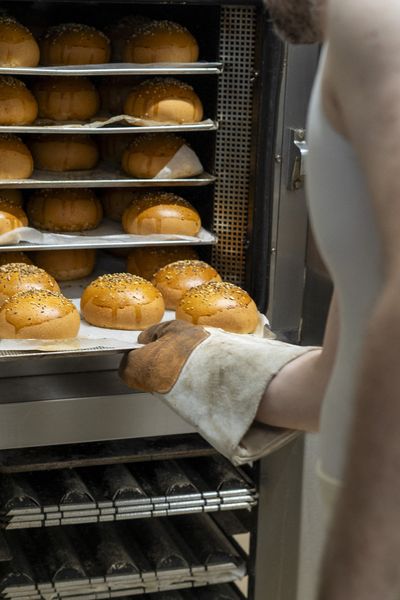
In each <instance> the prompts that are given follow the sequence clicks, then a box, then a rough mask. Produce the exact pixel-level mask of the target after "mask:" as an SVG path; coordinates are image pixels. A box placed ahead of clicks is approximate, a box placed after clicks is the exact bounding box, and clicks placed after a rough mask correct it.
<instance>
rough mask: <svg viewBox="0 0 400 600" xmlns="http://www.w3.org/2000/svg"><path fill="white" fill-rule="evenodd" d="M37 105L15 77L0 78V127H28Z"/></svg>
mask: <svg viewBox="0 0 400 600" xmlns="http://www.w3.org/2000/svg"><path fill="white" fill-rule="evenodd" d="M37 115H38V105H37V102H36V100H35V98H34V96H33V94H32V92H30V91H29V90H28V88H27V87H26V85H25V84H24V83H23V82H22V81H21V80H20V79H16V78H15V77H8V76H2V77H0V125H30V124H31V123H33V122H34V121H35V119H36V117H37Z"/></svg>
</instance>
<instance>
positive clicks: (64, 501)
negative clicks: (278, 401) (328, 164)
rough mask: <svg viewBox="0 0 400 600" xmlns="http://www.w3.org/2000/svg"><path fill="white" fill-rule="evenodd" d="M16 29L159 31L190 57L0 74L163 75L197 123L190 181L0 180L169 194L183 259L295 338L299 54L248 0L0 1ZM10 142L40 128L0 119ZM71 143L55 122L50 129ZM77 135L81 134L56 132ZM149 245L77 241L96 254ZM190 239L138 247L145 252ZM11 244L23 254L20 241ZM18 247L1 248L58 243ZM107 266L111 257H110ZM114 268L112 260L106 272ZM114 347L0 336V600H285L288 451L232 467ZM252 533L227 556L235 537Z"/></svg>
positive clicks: (296, 504) (275, 445) (298, 448)
mask: <svg viewBox="0 0 400 600" xmlns="http://www.w3.org/2000/svg"><path fill="white" fill-rule="evenodd" d="M2 8H4V9H5V10H7V11H9V13H11V14H12V15H13V16H15V17H16V18H17V19H18V20H19V21H20V22H22V23H23V24H25V25H26V26H28V27H29V28H30V29H31V30H32V31H34V32H38V34H40V32H41V31H42V30H43V29H44V28H45V27H46V26H47V25H49V24H58V23H63V22H81V23H86V24H90V25H94V26H96V27H98V28H100V29H101V28H104V27H105V26H106V25H107V24H108V23H110V22H112V21H116V20H117V19H118V18H120V17H123V16H124V15H129V14H131V13H139V14H144V15H146V16H149V17H152V18H158V19H170V20H174V21H177V22H179V23H181V24H183V25H185V26H186V27H187V28H188V29H189V30H190V31H191V32H192V33H193V34H194V35H195V37H196V38H197V40H198V42H199V46H200V60H199V62H196V63H191V64H171V65H170V64H156V65H152V64H147V65H140V64H124V65H121V64H112V63H110V64H106V65H101V66H97V65H96V67H93V66H92V67H91V66H81V67H80V66H77V67H75V68H71V67H69V68H62V67H59V68H57V67H33V68H14V69H13V68H0V75H2V74H10V75H13V76H16V77H20V78H21V79H22V80H24V81H25V82H27V83H29V82H32V81H33V80H34V78H35V77H37V76H38V75H40V76H42V77H46V76H49V75H52V76H56V77H61V76H63V77H67V76H71V75H74V76H87V77H91V78H92V80H93V81H97V80H100V79H101V80H102V81H103V82H107V78H110V77H113V76H116V75H118V76H123V77H126V78H132V80H134V79H135V78H138V77H143V76H145V77H153V76H156V75H157V76H161V77H164V76H174V77H178V78H180V79H182V80H184V81H187V82H189V83H190V84H191V85H193V86H194V87H195V89H196V90H197V92H198V93H199V95H200V97H201V99H202V101H203V104H204V107H205V112H206V117H207V121H205V122H203V123H200V124H198V125H179V126H178V125H177V126H176V127H171V126H169V127H168V130H169V131H175V132H179V134H182V135H183V136H184V137H185V138H186V139H187V140H188V141H189V142H190V145H191V146H192V148H194V149H195V151H196V152H197V154H198V156H199V157H200V159H201V162H202V164H203V166H204V172H203V173H202V174H200V175H198V176H196V177H192V178H190V179H175V180H160V181H154V180H152V181H151V182H149V180H139V179H132V178H128V176H126V175H124V174H123V173H122V172H121V171H120V170H119V169H118V168H116V167H115V166H112V165H111V166H110V165H109V164H107V163H104V164H103V163H102V164H100V166H99V167H98V168H96V170H95V171H90V172H87V173H84V174H82V173H81V172H79V173H73V172H72V173H70V174H68V175H63V174H54V173H49V172H41V171H35V172H34V173H33V176H32V177H31V178H30V179H26V180H19V181H18V180H8V181H0V186H1V187H2V188H19V189H22V190H23V191H24V193H26V194H29V193H30V191H29V190H33V189H43V188H53V187H63V188H69V187H85V188H93V189H95V190H96V191H97V190H98V189H99V188H111V187H131V188H143V187H147V186H150V185H151V186H152V187H154V186H155V185H156V186H158V187H161V188H163V189H169V190H173V191H179V193H180V194H182V195H183V196H185V198H187V199H189V200H190V202H191V203H192V204H193V205H194V206H195V207H196V208H197V210H198V211H199V213H200V215H201V217H202V222H203V225H204V228H205V230H206V231H207V232H208V237H207V238H206V239H199V240H198V242H197V246H198V250H199V253H200V256H201V257H203V258H204V259H205V260H207V261H209V262H211V263H212V264H213V265H214V266H215V267H216V268H217V269H218V271H219V272H220V273H221V275H222V276H223V278H224V279H225V280H228V281H230V282H232V283H235V284H238V285H240V286H242V287H244V288H245V289H247V290H248V291H249V293H250V294H251V295H252V296H253V298H254V299H255V301H256V302H257V304H258V307H259V309H260V311H261V312H263V313H265V312H266V311H267V310H268V315H269V317H270V320H271V323H272V327H273V328H274V329H275V330H276V331H277V332H278V334H279V335H280V336H282V337H283V338H284V339H287V340H290V341H293V342H300V341H301V337H302V323H303V319H302V316H303V298H304V282H305V273H306V248H307V240H308V237H307V216H306V209H305V204H304V192H303V177H304V165H303V158H304V122H305V112H306V106H307V101H308V96H309V92H310V88H311V83H312V78H313V74H314V71H315V66H316V61H317V51H316V50H315V49H314V48H304V47H302V48H300V49H295V48H286V47H285V46H284V45H283V44H282V43H281V42H280V41H279V40H278V39H277V37H276V36H275V34H274V32H273V28H272V25H271V23H270V21H269V19H268V15H267V14H266V12H265V10H264V9H263V6H262V4H261V2H258V1H256V0H253V1H250V0H247V1H244V0H241V1H235V0H230V2H229V3H224V2H219V1H217V0H210V1H209V0H203V1H200V0H197V1H192V0H185V1H180V0H175V1H171V2H170V1H167V2H166V1H163V2H147V1H146V2H145V1H144V0H143V1H142V2H140V1H139V2H131V1H128V0H126V1H124V0H119V1H115V2H114V1H113V0H86V1H81V2H69V1H66V0H49V1H47V0H45V1H42V0H36V1H30V0H14V1H9V2H2ZM164 129H165V127H164V126H162V125H154V124H153V125H151V126H145V127H123V126H121V125H119V124H114V125H111V126H109V127H107V128H100V129H91V130H90V134H91V135H92V136H93V137H94V138H97V139H100V138H103V139H104V138H105V137H108V136H113V135H115V136H116V135H124V136H131V137H132V136H135V135H137V134H138V133H143V131H146V132H157V131H164ZM5 131H6V132H9V133H17V134H18V135H22V137H23V138H24V139H27V138H28V137H29V136H31V135H36V134H38V133H51V135H54V136H55V135H58V134H60V133H65V131H66V130H65V128H59V129H57V127H54V126H53V127H52V128H51V129H47V128H46V125H43V124H41V125H39V126H38V125H32V126H23V127H10V126H9V127H0V133H3V132H5ZM67 131H68V132H70V130H67ZM71 131H72V133H73V134H74V135H80V134H81V133H87V130H85V128H83V129H82V128H81V129H80V130H79V131H78V130H72V129H71ZM146 243H149V242H146V241H142V242H137V241H135V242H130V241H126V240H125V241H124V242H120V241H118V240H117V241H116V240H115V239H114V240H113V239H110V238H106V237H105V238H104V239H102V240H99V239H96V240H95V241H93V240H92V239H91V238H90V236H82V240H81V243H80V244H79V245H76V246H75V247H76V248H79V247H81V248H96V249H97V250H98V253H99V255H100V256H101V261H102V265H103V268H104V269H105V270H107V268H108V265H112V266H113V269H114V270H115V264H116V263H115V261H118V260H120V259H118V258H115V257H110V255H109V254H108V253H107V252H108V250H110V249H113V248H114V249H115V248H119V249H120V248H123V249H126V248H129V247H132V246H133V245H145V244H146ZM157 243H159V244H164V245H166V244H168V243H170V244H177V243H180V244H184V243H187V242H184V241H181V242H176V241H175V242H165V241H163V242H154V241H153V242H151V244H153V245H154V244H157ZM22 246H23V248H22ZM67 247H68V242H67V241H65V242H63V243H61V242H58V243H55V244H53V245H50V246H49V245H48V244H41V243H37V242H36V243H30V242H24V243H23V244H22V245H21V243H19V244H11V245H10V244H9V245H7V246H4V247H2V248H0V250H1V251H13V250H20V249H23V250H24V251H28V252H29V251H30V250H35V251H41V250H45V249H48V248H53V249H62V248H67ZM108 261H111V262H108ZM110 268H111V267H110ZM121 356H122V354H121V351H119V350H118V349H115V348H114V349H110V348H109V347H107V345H105V344H104V345H102V343H101V342H99V344H98V346H97V347H95V348H90V350H87V351H85V350H83V349H82V348H78V349H68V350H64V351H52V350H51V349H50V350H47V351H46V350H42V351H40V352H37V351H31V350H23V349H22V350H19V351H15V350H4V349H2V348H1V341H0V448H1V451H0V512H1V527H2V530H1V532H0V595H1V597H2V598H13V599H18V600H22V599H26V600H31V599H32V600H33V599H41V598H43V599H50V598H51V599H61V598H62V599H64V598H70V599H74V600H78V599H87V600H89V599H100V598H112V597H121V598H126V599H128V598H133V597H137V598H139V597H140V598H142V597H143V596H142V595H143V594H148V596H146V598H149V600H183V599H189V598H193V599H205V600H206V599H207V600H239V599H240V598H243V595H244V594H245V593H246V592H244V591H242V590H240V589H239V588H238V587H236V585H235V584H234V582H235V581H236V580H239V579H242V578H243V577H244V576H245V575H247V576H248V591H247V597H248V598H252V599H254V600H261V599H263V600H267V599H268V598H270V599H271V600H294V599H295V598H296V588H297V568H298V545H299V535H300V496H301V481H302V460H303V443H302V440H301V438H299V437H298V436H297V435H296V434H294V433H293V432H286V431H274V430H271V432H270V452H269V454H268V456H266V458H265V459H263V460H262V461H260V463H259V464H256V465H253V466H249V467H248V468H243V469H234V468H233V467H232V466H231V465H229V463H227V461H226V460H224V459H223V458H222V457H220V456H218V455H217V454H216V453H215V452H214V451H213V449H212V448H210V447H209V446H208V445H207V444H206V443H205V442H204V441H203V440H201V439H200V438H199V437H198V436H197V435H196V434H195V433H194V432H193V431H192V430H191V429H190V427H188V425H186V424H185V423H184V422H183V421H181V420H180V419H179V418H178V417H177V416H176V415H174V414H173V413H172V412H171V411H169V409H167V408H166V407H165V406H164V405H163V404H162V403H161V402H160V401H159V400H157V399H155V398H153V397H151V396H150V395H148V394H143V393H132V392H130V391H129V390H128V389H127V388H126V387H125V386H124V385H123V384H122V382H120V380H119V379H118V375H117V371H116V369H117V367H118V364H119V361H120V359H121ZM244 534H246V535H247V534H249V540H250V541H249V546H248V547H247V548H244V547H243V545H241V544H240V543H239V542H238V539H239V538H238V536H242V535H244Z"/></svg>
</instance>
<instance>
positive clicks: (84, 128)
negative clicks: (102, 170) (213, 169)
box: [0, 119, 218, 135]
mask: <svg viewBox="0 0 400 600" xmlns="http://www.w3.org/2000/svg"><path fill="white" fill-rule="evenodd" d="M217 129H218V123H217V122H216V121H212V120H211V119H209V120H207V121H205V122H203V123H189V124H184V125H178V124H175V125H140V126H139V125H106V126H104V127H93V126H90V124H89V125H79V126H77V125H66V124H63V125H19V126H17V125H0V133H17V134H19V135H22V134H28V133H34V134H38V133H42V134H45V133H46V134H47V133H53V134H66V133H73V134H86V135H87V134H90V135H96V134H101V135H105V134H113V133H114V134H115V133H123V134H133V135H134V134H136V133H160V132H166V133H171V132H173V133H196V132H202V131H216V130H217Z"/></svg>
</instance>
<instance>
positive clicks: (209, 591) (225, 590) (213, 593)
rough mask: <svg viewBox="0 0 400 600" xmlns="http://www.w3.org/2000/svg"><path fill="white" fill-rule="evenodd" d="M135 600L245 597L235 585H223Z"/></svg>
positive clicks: (220, 599)
mask: <svg viewBox="0 0 400 600" xmlns="http://www.w3.org/2000/svg"><path fill="white" fill-rule="evenodd" d="M131 598H132V596H129V597H127V596H124V598H121V600H131ZM135 600H243V595H242V594H241V593H240V592H239V590H238V589H237V588H236V587H235V586H234V585H229V584H226V583H225V584H221V585H215V586H207V587H203V588H197V589H196V588H193V589H191V590H190V591H187V590H180V591H171V592H165V593H163V592H160V593H158V594H150V596H135Z"/></svg>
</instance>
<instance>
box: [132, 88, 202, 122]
mask: <svg viewBox="0 0 400 600" xmlns="http://www.w3.org/2000/svg"><path fill="white" fill-rule="evenodd" d="M124 114H126V115H130V116H132V117H136V118H138V119H148V120H151V121H158V122H160V123H178V124H183V123H198V122H199V121H201V120H202V118H203V105H202V103H201V100H200V98H199V97H198V95H197V94H196V92H195V91H194V89H193V88H192V86H190V85H188V84H187V83H184V82H183V81H179V80H178V79H173V78H172V77H166V78H162V77H156V78H154V79H148V80H146V81H142V83H140V84H139V85H137V86H136V87H135V88H134V89H133V90H132V91H131V92H130V93H129V94H128V96H127V98H126V100H125V104H124Z"/></svg>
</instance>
